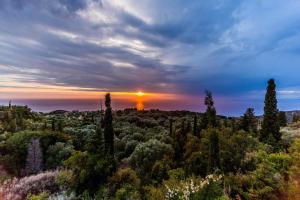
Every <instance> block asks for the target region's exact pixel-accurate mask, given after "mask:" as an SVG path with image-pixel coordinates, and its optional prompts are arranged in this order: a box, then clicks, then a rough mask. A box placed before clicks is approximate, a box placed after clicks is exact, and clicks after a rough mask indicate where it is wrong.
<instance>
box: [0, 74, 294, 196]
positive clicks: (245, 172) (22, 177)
mask: <svg viewBox="0 0 300 200" xmlns="http://www.w3.org/2000/svg"><path fill="white" fill-rule="evenodd" d="M205 95H206V98H205V101H204V104H205V106H206V111H205V112H204V113H197V112H190V111H160V110H142V111H138V110H136V109H124V110H118V111H114V110H113V108H112V107H111V101H113V99H111V98H110V95H109V94H107V95H106V96H105V110H101V109H100V110H98V111H87V112H79V111H72V112H64V111H56V112H51V113H36V112H32V111H31V110H30V109H29V108H28V107H23V106H13V105H9V106H2V107H1V108H0V182H1V184H0V199H4V200H6V199H9V200H11V199H15V200H19V199H20V200H22V199H29V200H43V199H86V200H88V199H96V200H98V199H99V200H100V199H116V200H123V199H124V200H131V199H134V200H135V199H137V200H139V199H149V200H157V199H166V200H168V199H170V200H171V199H172V200H177V199H178V200H181V199H185V200H186V199H191V200H205V199H208V200H210V199H219V200H226V199H245V200H259V199H262V200H268V199H270V200H273V199H278V200H279V199H299V198H300V196H299V195H300V194H299V191H300V184H299V183H300V123H299V121H294V122H292V123H287V119H286V115H284V113H282V112H279V110H278V108H277V99H276V85H275V81H274V80H273V79H271V80H269V82H268V86H267V92H266V96H265V102H264V103H265V107H264V116H263V119H262V120H260V118H259V117H257V116H255V111H254V109H253V108H248V109H246V111H245V114H244V115H243V116H241V117H225V116H219V115H217V110H216V109H215V106H214V100H213V94H212V93H211V92H209V91H206V93H205ZM99 101H100V100H99ZM199 101H200V100H199Z"/></svg>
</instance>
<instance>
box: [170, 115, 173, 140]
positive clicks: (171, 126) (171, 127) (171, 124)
mask: <svg viewBox="0 0 300 200" xmlns="http://www.w3.org/2000/svg"><path fill="white" fill-rule="evenodd" d="M170 136H171V137H173V119H172V118H170Z"/></svg>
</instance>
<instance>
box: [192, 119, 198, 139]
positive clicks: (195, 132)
mask: <svg viewBox="0 0 300 200" xmlns="http://www.w3.org/2000/svg"><path fill="white" fill-rule="evenodd" d="M193 133H194V135H197V134H198V118H197V115H195V116H194V127H193Z"/></svg>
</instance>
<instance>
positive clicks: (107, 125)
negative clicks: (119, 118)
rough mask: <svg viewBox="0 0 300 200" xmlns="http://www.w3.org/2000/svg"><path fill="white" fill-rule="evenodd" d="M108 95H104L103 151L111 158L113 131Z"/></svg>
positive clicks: (112, 153) (112, 152)
mask: <svg viewBox="0 0 300 200" xmlns="http://www.w3.org/2000/svg"><path fill="white" fill-rule="evenodd" d="M110 104H111V99H110V93H107V94H106V95H105V107H106V110H105V114H104V141H105V150H106V152H108V153H109V154H110V155H111V156H114V131H113V126H112V121H113V117H112V109H111V105H110Z"/></svg>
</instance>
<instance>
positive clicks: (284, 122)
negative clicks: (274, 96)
mask: <svg viewBox="0 0 300 200" xmlns="http://www.w3.org/2000/svg"><path fill="white" fill-rule="evenodd" d="M278 120H279V125H280V126H281V127H285V126H287V118H286V114H285V112H283V111H280V112H279V113H278Z"/></svg>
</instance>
